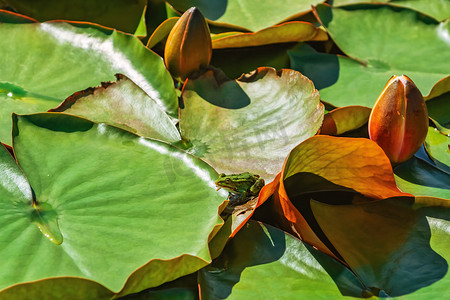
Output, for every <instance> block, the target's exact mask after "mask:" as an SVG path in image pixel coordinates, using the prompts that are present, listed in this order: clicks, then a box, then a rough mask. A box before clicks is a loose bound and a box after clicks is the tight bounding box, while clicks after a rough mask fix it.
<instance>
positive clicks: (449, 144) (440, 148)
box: [425, 127, 450, 174]
mask: <svg viewBox="0 0 450 300" xmlns="http://www.w3.org/2000/svg"><path fill="white" fill-rule="evenodd" d="M425 148H426V149H427V153H428V154H429V155H430V156H431V159H432V160H433V161H434V163H435V164H436V165H437V166H438V168H440V169H442V170H444V171H446V172H447V173H448V174H450V137H449V136H446V135H443V134H441V133H440V132H439V131H438V130H437V129H435V128H432V127H429V128H428V134H427V138H426V139H425Z"/></svg>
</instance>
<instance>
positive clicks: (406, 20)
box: [290, 5, 450, 107]
mask: <svg viewBox="0 0 450 300" xmlns="http://www.w3.org/2000/svg"><path fill="white" fill-rule="evenodd" d="M317 13H318V15H319V17H320V19H321V21H322V23H323V24H324V26H325V27H326V29H327V30H328V33H329V34H330V36H331V38H332V39H333V40H334V41H335V42H336V44H337V45H338V46H339V48H340V49H342V51H343V52H344V53H345V54H347V55H348V56H350V58H347V57H343V56H335V55H330V54H323V53H321V54H318V53H315V51H314V50H311V49H308V48H307V47H306V46H304V45H303V46H301V47H300V48H299V49H297V51H292V52H290V56H291V61H292V68H293V69H295V70H298V71H300V72H302V73H303V74H304V75H305V76H307V77H309V78H311V80H313V82H314V84H315V85H316V86H317V88H318V89H319V90H320V95H321V99H322V100H324V101H326V102H328V103H331V104H333V105H335V106H348V105H364V106H367V107H372V105H373V104H374V103H375V100H376V99H377V97H378V95H379V94H380V92H381V91H382V89H383V87H384V85H385V82H386V81H387V80H388V79H389V78H390V77H391V76H392V75H402V74H405V75H408V76H409V77H410V78H411V79H412V80H413V81H414V82H415V83H416V85H417V87H418V88H419V89H420V91H421V93H422V94H423V95H427V94H428V93H430V90H431V89H432V87H433V86H434V85H435V84H436V83H437V82H439V81H440V80H441V79H443V78H445V77H447V76H448V70H449V69H450V51H449V50H450V45H449V44H448V43H447V42H446V40H445V32H446V31H448V30H449V29H448V28H449V25H450V23H449V22H447V23H441V24H438V23H436V24H428V23H427V22H425V21H424V20H423V19H422V18H420V16H419V15H418V14H417V13H416V12H414V11H410V10H401V11H394V10H393V9H392V8H389V7H385V6H381V7H380V6H376V7H375V8H371V9H356V10H355V9H354V10H345V9H342V8H330V7H327V6H324V5H320V6H318V7H317ZM349 32H352V34H348V33H349ZM411 36H414V37H415V38H414V39H413V40H412V39H411V38H410V37H411ZM436 53H440V61H442V63H440V64H436V60H435V55H436ZM323 73H328V74H326V75H325V76H324V78H321V77H320V75H319V74H323ZM446 89H447V91H448V90H449V89H450V86H447V87H446Z"/></svg>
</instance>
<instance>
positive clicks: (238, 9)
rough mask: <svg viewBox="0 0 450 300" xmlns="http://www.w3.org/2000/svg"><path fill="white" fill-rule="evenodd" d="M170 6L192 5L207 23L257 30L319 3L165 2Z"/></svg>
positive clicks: (303, 0) (256, 0)
mask: <svg viewBox="0 0 450 300" xmlns="http://www.w3.org/2000/svg"><path fill="white" fill-rule="evenodd" d="M168 2H169V3H170V4H171V5H172V6H173V7H175V8H176V9H177V10H180V11H186V10H188V9H189V8H190V7H192V6H196V7H197V8H198V9H200V10H201V12H202V14H203V15H204V16H205V17H206V18H207V19H209V20H211V21H214V22H215V23H219V24H220V25H228V26H234V27H240V28H245V29H249V30H251V31H258V30H261V29H263V28H266V27H270V26H272V25H275V24H278V23H280V22H282V21H284V20H286V19H288V18H291V17H293V16H295V15H298V14H300V13H304V12H307V11H309V10H311V5H315V4H318V3H321V2H323V1H321V0H286V1H283V2H278V1H270V0H188V1H186V0H169V1H168Z"/></svg>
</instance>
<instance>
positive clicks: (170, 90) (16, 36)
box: [0, 22, 178, 143]
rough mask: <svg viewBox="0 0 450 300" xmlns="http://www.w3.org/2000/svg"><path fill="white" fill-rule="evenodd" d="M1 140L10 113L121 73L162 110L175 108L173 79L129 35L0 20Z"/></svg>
mask: <svg viewBox="0 0 450 300" xmlns="http://www.w3.org/2000/svg"><path fill="white" fill-rule="evenodd" d="M0 37H1V38H0V48H1V49H2V55H1V57H0V64H1V66H2V72H1V74H0V84H1V86H0V97H1V101H0V103H1V104H0V105H1V106H0V116H1V117H0V119H1V123H0V140H1V141H3V142H6V143H10V135H11V121H10V120H11V119H10V116H11V113H12V112H16V113H30V112H41V111H46V110H48V109H50V108H52V107H55V106H56V105H57V102H58V101H59V102H61V101H62V100H64V99H66V98H67V97H69V96H70V95H72V94H73V93H75V92H77V91H80V90H84V89H86V88H88V87H94V86H98V85H99V84H100V83H101V82H103V81H112V80H114V79H115V78H114V74H116V73H122V74H125V75H126V76H127V77H128V78H130V79H131V80H132V81H133V82H134V83H135V84H136V85H137V86H139V87H140V88H141V89H143V90H144V91H145V93H147V94H148V95H149V96H150V97H151V98H152V99H153V100H154V101H156V102H157V103H158V105H160V106H161V107H162V109H163V110H164V111H166V112H168V113H171V114H173V115H175V114H176V112H177V104H178V102H177V97H176V94H175V89H174V87H173V82H172V78H171V77H170V75H169V73H168V72H167V70H166V68H165V66H164V63H163V61H162V59H161V57H159V56H158V55H156V54H155V53H153V52H151V51H149V50H148V49H146V48H145V47H144V45H142V43H141V42H140V41H139V40H138V39H137V38H136V37H133V36H131V35H127V34H124V33H120V32H117V31H115V30H110V29H107V28H103V27H98V26H95V25H90V24H77V23H65V22H47V23H31V24H30V23H29V24H8V23H1V24H0Z"/></svg>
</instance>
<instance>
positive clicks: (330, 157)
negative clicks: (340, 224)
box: [283, 135, 410, 200]
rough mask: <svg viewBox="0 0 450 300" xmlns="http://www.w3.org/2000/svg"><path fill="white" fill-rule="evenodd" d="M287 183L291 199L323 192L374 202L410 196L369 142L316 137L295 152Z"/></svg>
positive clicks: (285, 173) (288, 165) (288, 163)
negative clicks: (348, 194)
mask: <svg viewBox="0 0 450 300" xmlns="http://www.w3.org/2000/svg"><path fill="white" fill-rule="evenodd" d="M283 180H284V183H285V185H286V191H287V192H288V195H289V197H290V198H291V197H294V196H297V195H301V194H306V193H314V192H321V191H322V192H323V191H346V192H358V193H360V194H362V195H365V196H366V197H370V198H372V199H385V198H390V197H401V196H410V195H409V194H406V193H402V192H400V190H399V189H398V188H397V186H396V184H395V179H394V176H393V172H392V167H391V164H390V162H389V159H388V158H387V156H386V155H385V154H384V151H383V150H382V149H381V148H380V147H379V146H378V145H377V144H376V143H375V142H372V141H371V140H368V139H360V138H342V137H332V136H325V135H319V136H314V137H312V138H310V139H308V140H306V141H304V142H303V143H301V144H300V145H298V146H297V147H295V148H294V149H293V150H292V151H291V153H290V154H289V156H288V158H287V160H286V164H285V166H284V169H283ZM291 200H292V198H291Z"/></svg>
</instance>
